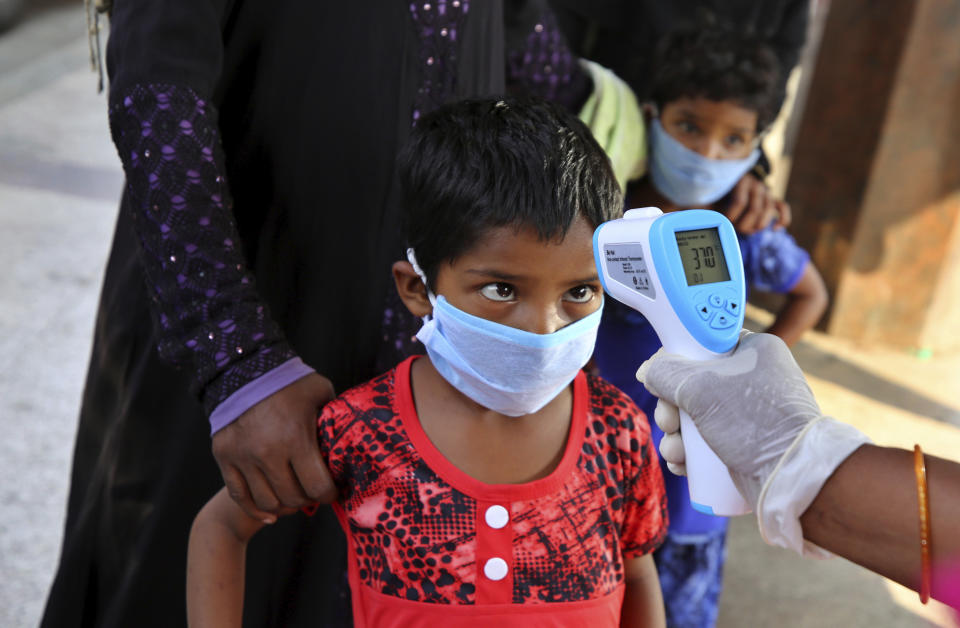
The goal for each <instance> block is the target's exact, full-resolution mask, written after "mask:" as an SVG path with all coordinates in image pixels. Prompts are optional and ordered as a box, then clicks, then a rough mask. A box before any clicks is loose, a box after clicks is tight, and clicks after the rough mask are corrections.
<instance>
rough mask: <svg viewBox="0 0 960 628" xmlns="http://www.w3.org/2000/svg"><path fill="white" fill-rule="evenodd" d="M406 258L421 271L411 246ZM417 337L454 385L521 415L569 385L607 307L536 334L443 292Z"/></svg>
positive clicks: (590, 348) (482, 402) (487, 404)
mask: <svg viewBox="0 0 960 628" xmlns="http://www.w3.org/2000/svg"><path fill="white" fill-rule="evenodd" d="M407 258H408V259H409V260H410V262H411V264H413V267H414V270H416V271H417V274H419V275H420V278H421V279H422V280H423V282H424V285H426V278H425V276H424V275H423V273H422V271H421V270H420V268H419V266H417V264H416V261H415V257H414V255H413V250H412V249H408V250H407ZM427 292H428V296H429V297H430V301H431V303H433V315H432V316H428V317H424V325H423V327H422V328H421V329H420V331H419V332H418V333H417V339H418V340H419V341H420V342H422V343H423V345H424V346H425V347H426V349H427V355H429V356H430V361H431V362H432V363H433V366H434V368H436V369H437V371H438V372H439V373H440V375H442V376H443V378H444V379H445V380H447V382H449V383H450V385H451V386H453V387H454V388H456V389H457V390H459V391H460V392H462V393H463V394H464V395H466V396H467V397H469V398H470V399H473V400H474V401H476V402H477V403H479V404H480V405H482V406H483V407H485V408H489V409H491V410H493V411H495V412H499V413H501V414H505V415H507V416H514V417H517V416H523V415H525V414H531V413H533V412H536V411H537V410H539V409H540V408H542V407H543V406H545V405H547V403H549V402H550V401H551V400H553V399H554V397H556V396H557V395H558V394H560V392H561V391H562V390H563V389H564V388H566V387H567V386H569V385H570V382H572V381H573V379H574V377H576V376H577V373H578V372H579V371H580V369H582V368H583V367H584V365H585V364H586V363H587V361H588V360H589V359H590V356H591V355H592V354H593V346H594V344H595V342H596V338H597V328H598V327H599V326H600V317H601V315H602V311H603V308H602V307H601V308H598V309H597V311H596V312H594V313H592V314H590V315H589V316H586V317H584V318H582V319H580V320H578V321H576V322H575V323H571V324H569V325H567V326H566V327H564V328H562V329H560V330H558V331H556V332H554V333H552V334H534V333H531V332H528V331H523V330H522V329H516V328H514V327H509V326H507V325H501V324H500V323H495V322H493V321H489V320H487V319H485V318H480V317H478V316H474V315H472V314H468V313H467V312H464V311H463V310H460V309H458V308H456V307H454V306H453V305H451V304H450V303H448V302H447V300H446V299H445V298H444V297H443V296H442V295H441V296H439V297H436V298H434V296H433V295H432V294H430V292H429V288H427Z"/></svg>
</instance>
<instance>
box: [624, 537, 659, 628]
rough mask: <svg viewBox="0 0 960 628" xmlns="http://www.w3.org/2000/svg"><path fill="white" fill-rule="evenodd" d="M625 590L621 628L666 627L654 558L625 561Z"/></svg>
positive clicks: (650, 556) (646, 556)
mask: <svg viewBox="0 0 960 628" xmlns="http://www.w3.org/2000/svg"><path fill="white" fill-rule="evenodd" d="M623 572H624V581H625V585H626V591H624V595H623V610H622V611H621V612H620V625H621V626H623V627H628V626H637V627H639V626H644V627H647V626H649V627H652V628H663V627H664V626H666V625H667V617H666V611H664V608H663V594H662V593H661V592H660V578H659V576H657V567H656V565H655V564H654V562H653V555H652V554H647V555H645V556H638V557H636V558H628V559H626V560H625V561H624V563H623Z"/></svg>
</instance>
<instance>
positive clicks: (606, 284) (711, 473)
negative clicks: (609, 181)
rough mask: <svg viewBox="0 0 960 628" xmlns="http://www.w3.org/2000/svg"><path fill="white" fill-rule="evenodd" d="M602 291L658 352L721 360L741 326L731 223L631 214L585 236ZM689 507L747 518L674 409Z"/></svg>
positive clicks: (690, 213) (644, 211)
mask: <svg viewBox="0 0 960 628" xmlns="http://www.w3.org/2000/svg"><path fill="white" fill-rule="evenodd" d="M593 254H594V259H595V260H596V263H597V270H598V271H599V274H600V281H601V283H602V284H603V288H604V290H605V291H606V292H607V294H609V295H610V296H611V297H613V298H614V299H616V300H617V301H620V302H621V303H624V304H625V305H628V306H630V307H632V308H633V309H635V310H637V311H638V312H640V313H641V314H643V316H644V318H646V319H647V321H649V323H650V324H651V325H652V326H653V329H654V331H656V332H657V336H659V337H660V342H661V343H663V347H664V349H666V350H667V351H668V352H670V353H676V354H680V355H684V356H686V357H688V358H693V359H697V360H709V359H713V358H717V357H720V356H722V355H727V354H729V353H730V352H731V351H732V350H733V348H734V347H735V346H736V344H737V341H738V340H739V337H740V329H741V328H742V327H743V306H744V302H745V296H746V286H745V285H744V278H743V260H742V259H741V257H740V246H739V244H738V243H737V235H736V233H735V232H734V230H733V225H732V224H730V221H729V220H727V218H726V217H725V216H723V215H722V214H720V213H718V212H714V211H709V210H706V209H689V210H685V211H677V212H671V213H669V214H664V213H663V212H662V211H660V210H659V209H657V208H656V207H644V208H640V209H631V210H629V211H627V212H626V213H624V215H623V218H619V219H617V220H611V221H609V222H605V223H603V224H601V225H600V226H599V227H597V230H596V231H595V232H594V234H593ZM680 431H681V433H682V434H683V448H684V453H685V454H686V459H687V477H688V480H689V485H690V502H691V504H692V505H693V507H694V508H695V509H696V510H699V511H700V512H704V513H708V514H713V515H723V516H733V515H742V514H744V513H747V512H750V506H749V505H748V504H747V502H746V501H745V500H744V499H743V497H742V496H741V495H740V493H739V492H738V491H737V488H736V486H734V484H733V480H732V479H730V473H729V471H727V468H726V467H725V466H724V464H723V463H722V462H721V461H720V459H719V458H718V457H717V455H716V454H715V453H713V450H712V449H710V447H709V445H707V443H706V442H705V441H704V440H703V438H702V437H701V436H700V432H699V431H698V430H697V427H696V425H695V424H694V423H693V420H692V419H691V418H690V416H689V415H688V414H687V413H686V412H683V411H682V410H681V411H680Z"/></svg>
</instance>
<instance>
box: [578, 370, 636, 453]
mask: <svg viewBox="0 0 960 628" xmlns="http://www.w3.org/2000/svg"><path fill="white" fill-rule="evenodd" d="M587 391H588V392H589V403H588V410H587V411H588V412H589V414H590V417H589V418H590V419H592V420H594V421H597V420H599V421H603V422H604V423H605V424H606V425H607V426H608V427H610V428H613V429H618V430H622V431H625V432H629V433H631V434H635V435H639V436H641V437H643V438H644V439H646V438H649V437H650V424H649V423H648V422H647V417H646V415H645V414H644V413H643V411H642V410H641V409H640V408H638V407H637V404H635V403H634V402H633V400H632V399H631V398H630V397H629V396H628V395H627V393H625V392H623V391H622V390H620V389H619V388H617V387H616V386H614V385H613V384H611V383H610V382H608V381H607V380H605V379H603V378H602V377H600V376H598V375H591V374H589V373H588V374H587Z"/></svg>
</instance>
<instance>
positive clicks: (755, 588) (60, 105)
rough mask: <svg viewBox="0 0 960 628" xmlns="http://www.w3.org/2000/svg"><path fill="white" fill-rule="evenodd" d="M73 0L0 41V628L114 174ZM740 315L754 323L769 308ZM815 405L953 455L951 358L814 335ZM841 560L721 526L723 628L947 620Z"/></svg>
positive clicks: (38, 533) (63, 484)
mask: <svg viewBox="0 0 960 628" xmlns="http://www.w3.org/2000/svg"><path fill="white" fill-rule="evenodd" d="M79 4H80V3H79V2H69V3H67V2H61V1H59V0H35V1H34V2H33V4H32V5H31V13H30V14H29V15H28V16H27V17H26V19H25V20H24V22H23V23H22V24H21V25H20V26H19V27H18V28H16V29H15V30H13V31H11V32H9V33H6V34H3V35H0V268H3V269H4V270H5V272H3V273H0V432H2V433H3V434H4V438H2V439H0V503H2V504H3V507H4V509H3V513H4V516H3V517H2V518H0V574H2V576H0V626H4V627H9V628H24V627H28V626H35V625H36V623H37V621H38V618H39V616H40V612H41V610H42V607H43V602H44V599H45V595H46V590H47V587H48V586H49V584H50V580H51V578H52V575H53V572H54V569H55V567H56V561H57V558H58V552H59V544H60V535H61V533H62V528H63V518H64V512H65V502H66V496H67V489H68V478H69V468H70V459H71V455H72V441H73V437H74V433H75V429H76V425H75V423H76V415H77V408H78V406H79V400H80V394H81V391H82V386H83V378H84V373H85V369H86V362H87V358H88V354H89V350H90V345H89V343H90V336H91V332H92V326H93V316H94V313H95V309H96V301H97V297H98V291H99V286H100V282H101V279H102V273H103V267H104V263H105V260H106V254H107V250H108V247H109V242H110V237H111V233H112V227H113V221H114V219H115V215H116V201H117V198H118V197H119V193H120V190H121V186H122V175H121V172H120V165H119V162H118V160H117V158H116V154H115V152H114V149H113V147H112V145H111V144H110V139H109V132H108V129H107V120H106V102H105V98H104V96H103V95H97V94H96V89H95V88H96V77H95V75H94V74H92V73H90V71H89V63H88V57H87V45H86V40H85V36H84V34H85V25H84V20H83V13H82V10H81V8H80V7H79V6H78V5H79ZM751 315H752V317H753V318H754V319H756V320H757V321H760V322H762V321H763V318H764V316H765V313H764V312H762V311H757V310H753V311H751ZM796 354H797V356H798V359H799V361H800V362H801V364H802V366H804V368H805V370H806V371H807V373H808V375H809V376H810V379H811V383H812V385H813V388H814V390H815V392H816V394H817V396H818V399H819V400H820V403H821V406H822V408H823V409H824V411H825V412H827V413H829V414H832V415H834V416H837V417H841V418H843V419H844V420H847V421H850V422H852V423H855V424H856V425H857V426H858V427H860V428H861V429H863V430H864V431H866V432H867V433H868V434H870V435H871V436H872V437H873V438H874V440H875V441H877V442H878V443H882V444H894V445H900V446H904V447H911V446H912V445H913V443H914V442H920V443H922V444H923V445H924V448H925V449H926V450H927V451H929V452H930V453H932V454H936V455H940V456H943V457H948V458H954V459H957V458H958V456H960V428H958V425H960V419H958V417H960V405H958V402H957V401H956V399H955V397H956V393H957V391H960V379H958V376H957V375H956V373H958V372H960V356H937V355H935V356H932V357H929V358H927V359H920V358H917V357H914V356H911V355H909V354H905V353H898V352H890V351H883V350H880V349H876V348H871V347H866V348H865V347H856V346H853V345H850V344H848V343H844V342H842V341H839V340H837V339H833V338H829V337H826V336H823V335H821V334H811V335H810V336H808V337H807V339H805V340H804V342H802V343H801V344H800V345H799V346H798V347H797V350H796ZM949 622H950V619H949V616H948V614H947V611H946V610H945V609H943V608H942V607H939V606H937V605H935V604H931V605H930V606H929V607H926V608H924V607H921V606H920V605H919V603H918V602H917V601H916V595H914V594H913V593H910V592H908V591H906V590H905V589H903V588H902V587H899V586H897V585H893V584H890V583H888V582H887V581H885V580H884V579H882V578H880V577H878V576H875V575H873V574H870V573H868V572H865V571H863V570H861V569H859V568H857V567H856V566H854V565H851V564H849V563H847V562H845V561H843V560H840V559H836V560H832V561H826V562H813V561H804V560H801V559H799V558H797V557H794V556H792V555H790V554H788V553H786V552H784V551H781V550H777V549H774V548H769V547H766V546H764V545H763V544H762V543H761V542H760V540H759V537H758V535H757V533H756V525H755V523H753V521H752V520H751V519H749V518H741V519H737V520H735V521H734V522H733V524H732V526H731V534H730V557H729V560H728V563H727V577H726V589H725V592H724V595H723V599H722V604H721V614H720V621H719V625H720V626H721V627H724V628H725V627H734V626H737V627H739V626H782V627H784V628H787V627H794V626H796V627H802V626H845V627H847V626H850V627H856V626H864V627H866V626H870V627H871V628H886V627H891V628H893V627H898V628H899V627H903V626H926V625H940V626H948V625H950V623H949Z"/></svg>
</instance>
